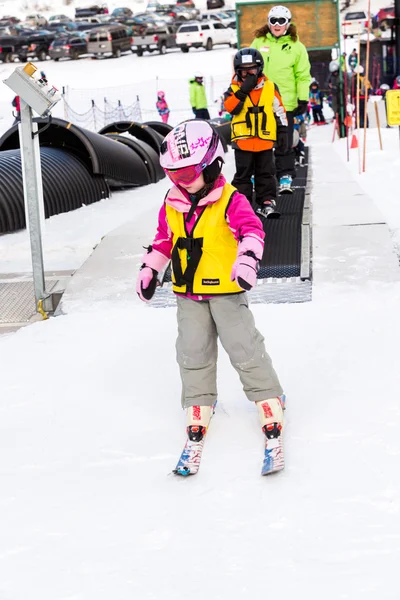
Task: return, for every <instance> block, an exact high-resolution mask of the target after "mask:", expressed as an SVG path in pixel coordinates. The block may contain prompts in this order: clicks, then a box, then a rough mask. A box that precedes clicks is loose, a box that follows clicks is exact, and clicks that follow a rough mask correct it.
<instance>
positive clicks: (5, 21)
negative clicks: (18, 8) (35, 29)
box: [0, 15, 21, 25]
mask: <svg viewBox="0 0 400 600" xmlns="http://www.w3.org/2000/svg"><path fill="white" fill-rule="evenodd" d="M20 22H21V20H20V19H17V17H10V16H8V15H7V16H6V17H3V18H2V19H0V25H16V24H17V23H20Z"/></svg>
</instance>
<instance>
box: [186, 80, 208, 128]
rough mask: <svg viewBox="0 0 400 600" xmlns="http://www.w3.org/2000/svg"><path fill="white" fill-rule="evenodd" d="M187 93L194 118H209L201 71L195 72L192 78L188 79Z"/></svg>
mask: <svg viewBox="0 0 400 600" xmlns="http://www.w3.org/2000/svg"><path fill="white" fill-rule="evenodd" d="M189 94H190V104H191V105H192V110H193V113H194V115H195V117H196V119H209V118H210V113H209V112H208V108H207V96H206V90H205V88H204V85H203V75H202V74H201V73H195V76H194V77H193V79H190V80H189Z"/></svg>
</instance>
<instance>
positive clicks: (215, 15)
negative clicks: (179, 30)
mask: <svg viewBox="0 0 400 600" xmlns="http://www.w3.org/2000/svg"><path fill="white" fill-rule="evenodd" d="M200 18H201V20H202V21H220V22H221V23H223V24H224V25H226V27H231V26H232V23H235V25H236V17H233V18H232V17H230V16H229V15H228V14H226V13H225V12H223V11H215V10H209V11H207V12H204V13H202V14H201V17H200Z"/></svg>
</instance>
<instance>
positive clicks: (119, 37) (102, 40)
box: [88, 25, 132, 58]
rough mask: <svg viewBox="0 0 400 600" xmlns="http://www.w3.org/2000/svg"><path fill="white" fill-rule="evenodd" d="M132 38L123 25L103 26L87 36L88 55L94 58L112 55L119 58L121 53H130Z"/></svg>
mask: <svg viewBox="0 0 400 600" xmlns="http://www.w3.org/2000/svg"><path fill="white" fill-rule="evenodd" d="M131 47H132V38H131V37H130V35H129V33H128V30H127V29H126V27H124V26H123V25H110V26H107V25H103V26H101V27H96V28H95V29H93V30H92V31H91V32H90V34H89V41H88V53H89V54H94V55H95V56H104V55H106V54H108V55H110V54H111V55H112V56H113V57H114V58H119V57H120V56H121V54H122V52H128V51H131V49H132V48H131Z"/></svg>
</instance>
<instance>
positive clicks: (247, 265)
mask: <svg viewBox="0 0 400 600" xmlns="http://www.w3.org/2000/svg"><path fill="white" fill-rule="evenodd" d="M263 248H264V244H263V242H262V241H261V240H259V239H258V238H250V237H247V238H243V240H242V241H241V242H240V244H239V246H238V254H237V259H236V260H235V262H234V263H233V267H232V273H231V281H236V283H237V284H238V286H240V287H241V288H242V290H246V291H249V290H251V288H252V287H254V286H255V285H256V281H257V272H258V264H259V261H260V260H261V257H262V252H263Z"/></svg>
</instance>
